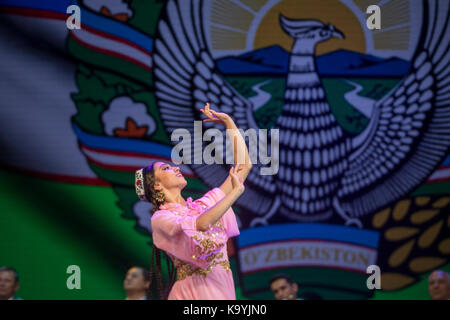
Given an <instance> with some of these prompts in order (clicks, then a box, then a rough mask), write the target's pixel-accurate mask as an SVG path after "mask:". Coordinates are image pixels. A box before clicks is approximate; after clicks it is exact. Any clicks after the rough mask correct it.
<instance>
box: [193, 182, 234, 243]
mask: <svg viewBox="0 0 450 320" xmlns="http://www.w3.org/2000/svg"><path fill="white" fill-rule="evenodd" d="M224 197H225V193H224V192H223V191H222V189H220V188H214V189H212V190H210V191H208V192H207V193H205V195H204V196H203V197H201V198H200V199H197V200H196V202H201V203H202V204H204V205H206V207H207V208H210V207H212V206H214V205H215V204H216V203H217V202H219V201H220V200H222V198H224ZM220 221H221V222H222V225H223V226H224V228H225V232H226V234H227V237H228V238H231V237H235V236H238V235H239V227H238V224H237V222H236V216H235V215H234V211H233V209H232V208H230V209H228V210H227V212H225V214H224V215H223V216H222V218H220Z"/></svg>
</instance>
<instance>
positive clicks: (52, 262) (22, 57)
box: [0, 0, 450, 299]
mask: <svg viewBox="0 0 450 320" xmlns="http://www.w3.org/2000/svg"><path fill="white" fill-rule="evenodd" d="M70 5H76V6H78V7H79V8H80V13H81V15H80V27H81V29H73V30H70V29H69V28H68V26H67V23H66V22H67V20H68V19H69V20H70V16H71V14H72V13H71V12H69V13H67V8H68V7H69V6H70ZM370 5H378V6H379V8H380V17H381V18H380V19H381V28H380V29H373V30H372V29H369V27H368V24H369V23H368V20H369V19H370V16H371V14H369V13H366V10H367V8H368V7H369V6H370ZM449 5H450V3H449V2H448V1H432V0H430V1H419V0H411V1H409V0H387V1H369V0H321V1H312V0H211V1H207V0H203V1H201V0H198V1H197V0H178V1H174V0H170V1H164V0H148V1H147V0H146V1H140V0H79V1H72V0H42V1H30V0H0V38H1V39H2V42H1V45H0V70H1V71H0V72H1V76H0V95H1V98H0V99H1V100H0V101H1V107H0V122H1V125H0V137H1V147H2V152H1V155H0V161H1V169H0V177H1V179H0V212H1V214H0V221H1V222H0V246H1V247H0V265H8V266H12V267H14V268H16V269H17V270H18V273H19V277H20V284H21V289H20V290H19V292H18V295H19V296H20V297H23V298H24V299H123V298H124V297H125V294H124V291H123V279H124V277H125V273H126V270H127V268H129V267H131V266H133V265H142V266H144V267H148V266H149V263H150V258H151V243H152V238H151V226H150V218H151V215H150V210H151V204H149V203H145V202H142V201H138V197H137V196H136V193H135V190H134V171H135V170H136V169H138V168H140V167H142V166H144V165H146V164H148V163H150V162H151V161H154V160H159V161H167V162H170V161H171V151H172V148H173V146H174V143H175V142H172V141H171V134H172V132H173V131H174V130H176V129H177V128H185V129H187V130H189V131H190V132H194V131H193V130H194V121H196V120H197V121H198V120H201V119H202V117H201V112H200V111H199V109H200V108H202V107H203V106H204V104H205V102H207V101H209V102H210V104H211V107H212V108H213V109H215V110H218V111H222V112H227V113H229V114H230V115H231V116H232V117H233V119H234V120H235V122H236V124H237V126H238V127H239V128H241V129H243V130H244V131H245V130H248V129H269V130H270V129H279V133H280V136H279V138H280V139H279V150H277V151H279V154H278V156H279V157H278V159H279V169H278V171H277V172H276V174H274V175H261V174H260V169H261V168H262V167H265V165H262V164H261V163H258V164H256V165H254V169H253V170H252V172H251V174H250V175H249V177H248V180H247V182H246V191H245V193H244V194H243V196H242V197H241V198H240V199H239V201H238V202H237V203H236V205H235V207H234V209H235V212H236V214H237V218H238V223H239V226H240V229H241V235H240V236H239V237H238V238H236V239H234V240H233V241H230V242H229V255H230V262H231V267H232V270H233V275H234V277H235V284H236V291H237V298H238V299H272V298H273V295H272V293H271V292H270V290H269V283H268V281H269V279H270V277H271V276H273V275H274V274H276V273H280V272H283V273H287V274H290V275H291V276H292V277H293V278H294V280H295V281H296V282H297V283H298V284H299V294H300V295H301V294H307V293H314V294H317V295H319V296H320V297H322V298H323V299H429V294H428V289H427V277H428V275H429V274H430V272H431V271H432V270H435V269H437V268H440V269H444V270H447V271H450V266H449V264H448V262H449V256H450V236H449V235H450V233H449V229H450V216H449V212H450V153H449V145H450V76H449V73H450V68H449V59H450V54H449V34H450V32H449V28H450V27H449V25H450V23H449V14H448V12H449ZM214 126H215V125H214V124H212V123H207V124H205V125H204V129H206V128H212V127H214ZM217 128H221V127H217ZM221 129H223V127H222V128H221ZM270 143H272V141H270V139H269V144H270ZM269 150H270V149H269ZM180 168H181V171H182V172H183V175H184V176H185V177H186V179H187V181H188V185H187V187H186V188H185V190H184V192H183V196H185V197H193V198H194V199H195V198H198V197H200V196H201V195H202V194H203V193H205V192H206V191H208V190H209V189H211V188H213V187H217V186H219V185H220V184H221V183H222V181H223V180H224V179H225V177H226V176H227V173H228V169H229V166H228V165H225V164H224V165H220V164H213V165H206V164H204V163H203V164H192V165H191V164H182V165H181V166H180ZM69 265H78V266H79V267H80V269H81V277H82V278H81V279H82V280H81V290H69V289H68V288H67V286H66V280H67V278H68V276H69V275H68V274H67V273H66V269H67V267H68V266H69ZM370 265H377V266H379V267H380V270H381V287H382V290H370V289H368V288H367V286H366V280H367V278H368V277H369V276H370V274H367V273H366V269H367V267H368V266H370Z"/></svg>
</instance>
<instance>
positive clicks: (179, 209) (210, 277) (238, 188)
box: [136, 103, 252, 300]
mask: <svg viewBox="0 0 450 320" xmlns="http://www.w3.org/2000/svg"><path fill="white" fill-rule="evenodd" d="M201 111H202V112H203V113H204V114H205V115H206V116H207V117H208V119H205V120H204V121H214V122H220V123H223V124H224V125H225V127H226V129H235V130H227V133H228V134H229V135H230V139H231V141H233V140H234V141H235V143H234V144H233V152H234V155H235V159H236V156H237V152H238V151H242V152H244V153H245V154H244V157H245V164H242V165H237V164H236V163H235V166H234V167H232V168H231V170H230V174H229V176H228V177H227V179H226V180H225V181H224V182H223V184H222V185H221V186H220V187H218V188H214V189H212V190H210V191H209V192H207V193H206V194H205V195H204V196H203V197H201V198H200V199H198V200H195V201H192V199H191V198H188V199H187V200H185V199H184V198H183V197H182V196H181V190H182V189H183V188H184V187H185V186H186V183H187V182H186V180H185V179H184V177H183V175H182V174H181V172H180V169H179V168H178V167H174V166H171V165H169V164H167V163H164V162H154V163H152V164H150V165H149V166H147V167H146V168H143V169H140V170H138V171H137V172H136V192H137V194H138V196H139V197H140V199H141V200H146V201H151V202H152V204H153V212H154V214H153V216H152V218H151V223H152V232H153V244H154V247H153V249H154V250H153V251H154V254H153V260H155V258H156V260H157V262H156V265H157V272H159V273H160V271H161V270H160V265H159V254H160V253H159V250H158V249H160V250H163V251H164V252H166V253H167V254H168V255H169V257H170V258H171V260H172V262H173V265H174V267H175V268H176V273H177V281H176V282H175V283H174V284H173V287H172V288H171V290H170V293H169V295H168V299H169V300H172V299H183V300H197V299H199V300H206V299H215V300H219V299H226V300H234V299H236V296H235V289H234V282H233V276H232V273H231V270H230V263H229V261H228V255H227V240H228V238H230V237H234V236H237V235H239V229H238V226H237V223H236V217H235V215H234V212H233V210H232V209H231V206H232V205H233V203H234V202H235V201H236V200H237V199H238V198H239V196H240V195H241V194H242V193H243V192H244V185H243V182H244V181H245V179H246V178H247V175H248V173H249V171H250V169H251V167H252V165H251V163H250V161H249V156H248V150H247V147H246V145H245V141H244V139H243V137H242V136H241V135H240V134H239V131H238V129H237V127H236V125H235V123H234V122H233V120H232V119H231V117H230V116H228V115H227V114H225V113H219V112H215V111H214V110H211V109H210V108H209V104H208V103H207V104H206V106H205V109H201ZM235 162H236V160H235ZM155 246H156V247H155ZM157 248H158V249H157ZM153 264H154V261H153V262H152V269H153ZM169 273H170V272H169ZM157 277H158V276H157ZM160 279H161V275H159V280H160ZM158 286H159V290H162V284H161V281H159V285H158ZM169 289H170V288H169ZM161 297H164V295H162V296H161ZM164 298H165V297H164Z"/></svg>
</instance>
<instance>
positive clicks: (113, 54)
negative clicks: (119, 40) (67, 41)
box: [70, 31, 152, 72]
mask: <svg viewBox="0 0 450 320" xmlns="http://www.w3.org/2000/svg"><path fill="white" fill-rule="evenodd" d="M70 34H71V35H72V39H74V40H75V41H76V42H77V43H79V44H80V45H82V46H84V47H86V48H88V49H91V50H94V51H97V52H100V53H103V54H106V55H110V56H113V57H116V58H119V59H123V60H126V61H129V62H131V63H134V64H137V65H138V66H140V67H141V68H144V69H145V70H147V71H150V72H151V71H152V68H150V67H148V66H146V65H145V64H143V63H142V62H140V61H137V60H135V59H133V58H130V57H128V56H126V55H123V54H121V53H117V52H114V51H111V50H107V49H104V48H100V47H96V46H93V45H91V44H88V43H86V42H83V40H81V39H80V38H78V37H77V36H76V35H75V32H73V31H70Z"/></svg>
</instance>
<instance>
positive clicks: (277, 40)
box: [204, 0, 422, 60]
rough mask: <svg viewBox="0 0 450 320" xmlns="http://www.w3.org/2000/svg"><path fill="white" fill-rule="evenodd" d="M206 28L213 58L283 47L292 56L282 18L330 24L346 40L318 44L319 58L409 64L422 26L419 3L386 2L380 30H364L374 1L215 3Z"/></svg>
mask: <svg viewBox="0 0 450 320" xmlns="http://www.w3.org/2000/svg"><path fill="white" fill-rule="evenodd" d="M204 3H205V7H206V10H205V11H204V12H205V26H206V33H207V37H208V39H209V43H210V46H211V50H212V53H213V56H214V57H215V58H220V57H223V56H227V55H235V54H240V53H244V52H249V51H252V50H256V49H260V48H264V47H268V46H272V45H280V46H281V47H283V48H284V49H286V50H288V51H290V50H291V46H292V43H293V39H292V38H291V37H289V36H288V35H287V34H286V33H285V32H284V31H283V30H282V29H281V27H280V23H279V15H280V14H282V15H284V16H286V17H288V18H291V19H315V20H319V21H321V22H323V23H325V24H328V23H330V24H332V25H333V26H334V27H336V28H337V29H339V30H340V31H342V32H343V33H344V34H345V39H330V40H328V41H326V42H322V43H319V44H318V45H317V47H316V55H321V54H324V53H327V52H330V51H334V50H337V49H347V50H352V51H357V52H361V53H366V54H373V55H376V56H380V57H392V56H393V55H395V56H398V57H401V58H403V59H407V60H409V59H410V58H411V56H412V54H413V52H414V49H415V46H416V44H417V41H418V35H419V33H420V27H421V26H420V23H418V21H421V20H422V17H419V16H418V14H417V12H420V11H421V3H420V2H419V1H412V2H411V1H409V0H395V1H394V0H384V1H381V2H379V3H378V5H379V7H380V9H381V12H382V19H381V21H382V22H381V29H380V30H369V29H368V28H367V27H366V19H367V17H368V15H367V14H366V9H367V7H368V6H369V5H371V4H373V1H372V0H321V1H315V0H211V1H205V2H204Z"/></svg>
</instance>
